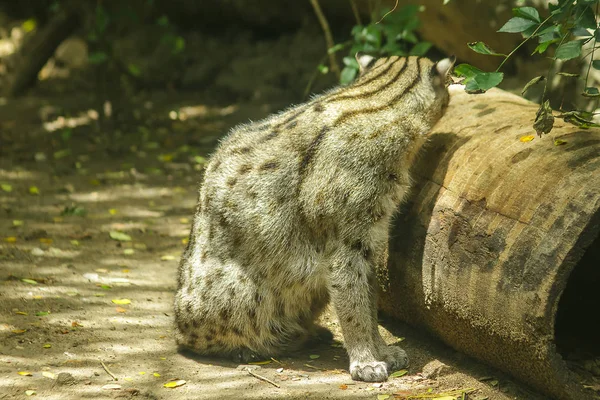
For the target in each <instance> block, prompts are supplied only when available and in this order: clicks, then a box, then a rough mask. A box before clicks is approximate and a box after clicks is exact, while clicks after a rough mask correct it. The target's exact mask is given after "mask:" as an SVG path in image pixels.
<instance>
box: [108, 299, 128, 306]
mask: <svg viewBox="0 0 600 400" xmlns="http://www.w3.org/2000/svg"><path fill="white" fill-rule="evenodd" d="M111 301H112V302H113V303H115V304H118V305H124V304H131V300H129V299H112V300H111Z"/></svg>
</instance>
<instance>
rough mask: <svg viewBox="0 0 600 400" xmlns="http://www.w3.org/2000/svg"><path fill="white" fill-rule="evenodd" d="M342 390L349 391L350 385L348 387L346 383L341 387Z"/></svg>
mask: <svg viewBox="0 0 600 400" xmlns="http://www.w3.org/2000/svg"><path fill="white" fill-rule="evenodd" d="M340 389H342V390H346V389H348V385H346V384H345V383H342V384H341V385H340Z"/></svg>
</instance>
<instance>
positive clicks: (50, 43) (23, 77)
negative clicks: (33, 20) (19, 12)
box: [3, 7, 79, 96]
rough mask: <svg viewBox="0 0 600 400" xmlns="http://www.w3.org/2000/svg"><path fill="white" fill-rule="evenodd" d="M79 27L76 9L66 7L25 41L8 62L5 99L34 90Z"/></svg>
mask: <svg viewBox="0 0 600 400" xmlns="http://www.w3.org/2000/svg"><path fill="white" fill-rule="evenodd" d="M78 24H79V19H78V15H77V12H76V11H75V8H73V7H63V8H62V9H61V10H60V11H59V12H57V13H56V14H55V15H54V16H53V17H52V18H51V19H50V21H48V23H47V24H46V25H44V26H43V27H42V28H41V29H40V30H39V31H37V32H35V33H34V35H33V36H32V37H30V38H28V39H26V40H25V42H24V43H23V46H22V47H21V48H20V49H19V51H18V52H17V53H15V54H14V55H13V56H12V57H11V58H10V60H9V61H8V64H9V66H10V71H9V75H8V76H7V77H5V82H4V84H3V87H4V88H3V89H4V91H5V93H6V95H8V96H18V95H20V94H22V93H23V91H24V90H25V89H27V88H29V87H31V86H32V85H33V84H34V83H35V82H36V80H37V75H38V73H39V72H40V70H41V69H42V67H43V66H44V65H45V64H46V62H47V61H48V60H49V59H50V57H52V55H53V54H54V51H55V50H56V48H57V47H58V46H59V45H60V44H61V43H62V42H63V41H64V40H65V39H66V38H67V37H69V35H71V33H73V31H74V30H75V28H77V26H78Z"/></svg>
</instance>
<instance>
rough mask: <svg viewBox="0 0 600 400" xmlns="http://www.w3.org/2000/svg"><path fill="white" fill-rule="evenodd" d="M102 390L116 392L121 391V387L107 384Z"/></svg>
mask: <svg viewBox="0 0 600 400" xmlns="http://www.w3.org/2000/svg"><path fill="white" fill-rule="evenodd" d="M102 389H104V390H117V389H121V385H117V384H116V383H107V384H106V385H104V386H102Z"/></svg>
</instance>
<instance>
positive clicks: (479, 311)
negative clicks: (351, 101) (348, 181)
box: [380, 85, 600, 400]
mask: <svg viewBox="0 0 600 400" xmlns="http://www.w3.org/2000/svg"><path fill="white" fill-rule="evenodd" d="M457 87H458V89H457ZM453 88H454V89H453V90H452V96H451V97H452V99H451V102H450V106H449V109H448V112H447V114H446V116H445V117H444V118H443V119H442V120H441V121H440V122H439V124H438V125H437V127H436V128H435V130H434V132H432V133H431V134H430V140H429V143H428V144H426V146H425V149H424V152H423V154H422V157H421V158H420V161H419V163H418V164H417V165H416V166H415V168H414V170H413V177H414V178H415V187H414V190H413V194H412V196H411V198H410V200H409V201H408V202H407V203H406V204H404V206H403V207H402V209H401V212H400V214H399V215H398V217H397V220H396V222H395V226H394V231H393V234H392V236H391V237H392V239H391V242H390V252H389V263H388V269H387V270H385V271H381V273H380V278H381V282H382V291H383V294H382V298H381V300H382V301H381V304H380V308H381V309H382V310H383V311H384V313H387V314H389V315H392V316H395V317H397V318H400V319H402V320H404V321H407V322H409V323H410V324H413V325H416V326H420V327H424V328H426V329H428V330H429V331H431V332H433V333H434V334H436V335H437V336H439V337H440V338H441V339H442V340H444V341H445V342H446V343H448V344H450V345H451V346H453V347H455V348H456V349H458V350H460V351H462V352H465V353H467V354H470V355H472V356H474V357H476V358H479V359H481V360H484V361H486V362H487V363H489V364H491V365H494V366H496V367H498V368H500V369H502V370H504V371H506V372H508V373H510V374H512V375H514V376H515V377H517V378H519V379H521V380H523V381H524V382H526V383H527V384H529V385H533V386H535V387H536V388H537V389H538V390H540V391H542V392H544V393H546V394H548V395H550V396H552V398H557V399H569V400H575V399H577V400H581V399H587V398H590V394H589V392H587V393H586V392H585V391H584V389H583V388H582V386H581V384H579V381H578V378H577V377H576V376H575V375H574V374H573V373H572V372H571V371H570V370H569V369H568V368H567V364H566V363H565V362H564V360H563V358H562V357H561V354H559V352H558V351H557V346H556V344H557V330H556V329H557V328H558V326H557V325H556V322H557V314H560V313H561V307H564V304H563V303H561V296H562V295H563V292H564V290H565V287H567V284H569V285H571V286H573V284H580V283H583V282H585V281H586V279H585V277H583V279H582V278H581V277H579V278H578V279H579V280H578V281H577V282H575V283H573V284H572V280H573V279H574V278H572V277H574V276H576V275H581V274H582V273H583V274H588V275H589V276H588V281H589V280H590V279H591V280H593V281H596V282H598V279H599V278H598V275H599V274H598V268H597V265H594V266H592V268H590V266H589V265H588V266H586V265H583V262H582V261H581V260H582V256H583V255H584V253H585V252H586V251H588V252H589V251H590V249H592V250H593V249H594V248H595V247H597V246H598V236H599V233H600V130H599V129H589V130H582V129H581V128H578V127H576V126H573V125H569V124H567V123H564V122H563V121H561V120H557V121H556V123H555V127H554V129H553V130H552V132H551V133H550V134H549V135H546V136H544V137H542V138H537V137H535V139H534V140H533V141H529V142H523V141H521V140H519V139H520V138H521V137H523V136H525V135H535V132H534V130H533V128H532V127H531V125H532V122H533V119H534V118H535V113H536V109H537V107H538V106H537V105H535V104H533V103H530V102H528V101H526V100H524V99H522V98H520V97H517V96H515V95H512V94H509V93H506V92H503V91H501V90H498V89H493V90H491V91H489V92H487V93H486V94H483V95H468V94H466V93H464V92H463V91H462V90H461V89H460V88H461V86H459V85H456V86H453ZM555 139H561V140H563V141H565V142H566V143H565V144H563V145H558V146H557V145H555V142H554V140H555ZM596 250H597V249H596ZM594 257H597V254H596V255H595V256H594ZM589 259H594V258H593V257H587V258H586V260H589ZM585 262H586V263H589V262H588V261H585ZM573 272H577V274H575V273H573ZM572 273H573V274H572ZM572 289H573V288H572ZM574 289H575V292H576V291H577V288H574ZM579 290H580V292H581V291H582V290H583V288H582V287H580V289H579ZM586 290H587V289H586ZM590 298H591V299H592V300H589V301H591V303H584V304H576V306H577V307H574V308H572V309H577V308H581V309H583V310H588V311H587V312H588V314H590V313H593V314H594V315H597V308H598V307H600V300H599V299H598V296H597V295H596V296H592V297H588V299H590ZM584 312H585V311H584ZM563 314H564V312H563ZM581 320H584V321H585V322H584V323H583V324H581V325H582V326H583V327H585V326H586V324H587V328H588V329H591V330H592V331H594V329H596V328H595V326H597V324H598V322H595V321H596V320H597V318H595V317H591V316H590V317H587V318H581ZM582 322H583V321H582ZM594 324H596V325H594ZM580 328H581V326H579V327H577V326H573V327H570V326H567V327H566V329H572V330H577V329H580ZM561 329H562V328H561ZM581 330H585V328H581ZM595 332H597V330H596V331H595ZM572 333H573V334H574V335H575V336H577V335H579V334H580V333H581V332H572ZM561 334H562V333H561ZM581 337H583V336H581ZM595 337H596V338H597V335H596V336H595ZM596 356H598V354H596Z"/></svg>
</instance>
